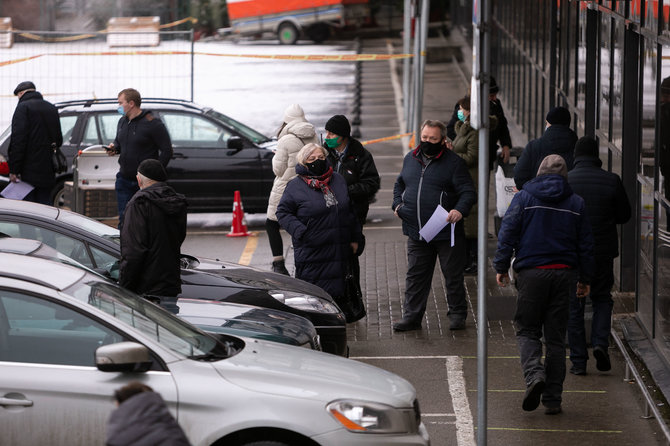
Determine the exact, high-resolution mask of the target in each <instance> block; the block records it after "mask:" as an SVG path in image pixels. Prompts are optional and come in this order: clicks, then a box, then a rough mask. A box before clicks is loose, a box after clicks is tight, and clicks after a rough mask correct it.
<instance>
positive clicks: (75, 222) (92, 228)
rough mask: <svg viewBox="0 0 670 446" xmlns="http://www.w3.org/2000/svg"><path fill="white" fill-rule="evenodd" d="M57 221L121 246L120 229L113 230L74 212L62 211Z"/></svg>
mask: <svg viewBox="0 0 670 446" xmlns="http://www.w3.org/2000/svg"><path fill="white" fill-rule="evenodd" d="M57 219H58V220H59V221H62V222H63V223H67V224H69V225H72V226H76V227H78V228H81V229H82V230H84V231H86V232H91V233H93V234H95V235H97V236H100V237H104V238H106V239H109V240H112V241H114V242H116V243H118V244H121V236H120V235H119V230H118V229H116V228H112V227H111V226H108V225H106V224H104V223H100V222H99V221H97V220H93V219H92V218H88V217H84V216H83V215H81V214H76V213H74V212H69V211H65V210H61V211H60V212H59V213H58V217H57Z"/></svg>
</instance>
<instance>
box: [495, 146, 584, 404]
mask: <svg viewBox="0 0 670 446" xmlns="http://www.w3.org/2000/svg"><path fill="white" fill-rule="evenodd" d="M567 173H568V172H567V167H566V165H565V161H564V160H563V158H562V157H561V156H559V155H549V156H547V157H546V158H545V159H544V160H543V161H542V163H541V164H540V167H539V169H538V172H537V177H536V178H535V179H534V180H531V181H529V182H528V183H526V185H525V186H524V188H523V190H521V191H520V192H519V193H517V194H516V195H515V196H514V198H513V199H512V203H511V204H510V206H509V209H508V210H507V213H506V214H505V218H503V221H502V226H501V227H500V232H499V233H498V250H497V252H496V255H495V258H494V259H493V267H494V268H495V270H496V272H497V276H496V280H497V282H498V285H500V286H506V284H507V282H509V275H508V271H509V268H510V263H511V260H512V256H513V255H516V260H515V261H514V271H515V272H516V274H517V279H516V288H517V291H518V297H517V309H516V314H515V315H514V324H515V328H516V337H517V343H518V346H519V353H520V355H521V367H522V368H523V374H524V378H525V381H526V386H527V387H526V394H525V396H524V399H523V404H522V408H523V410H526V411H531V410H535V409H536V408H537V406H539V404H540V399H541V400H542V404H544V406H545V408H546V409H545V413H546V414H548V415H555V414H559V413H561V401H562V397H561V394H562V393H563V381H564V380H565V332H566V330H567V325H568V308H569V302H570V294H571V293H575V292H576V293H577V296H580V297H583V296H586V295H587V294H588V293H589V283H590V279H591V274H592V270H593V236H592V234H591V228H590V225H589V221H588V219H587V218H586V210H585V206H584V200H583V199H582V198H581V197H580V196H579V195H576V194H574V193H573V192H572V189H571V188H570V185H569V184H568V181H567V176H568V175H567ZM575 286H576V290H575ZM543 335H544V339H545V344H546V354H545V361H544V364H542V340H541V339H542V336H543Z"/></svg>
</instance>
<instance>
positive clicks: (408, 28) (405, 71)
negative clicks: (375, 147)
mask: <svg viewBox="0 0 670 446" xmlns="http://www.w3.org/2000/svg"><path fill="white" fill-rule="evenodd" d="M411 10H412V0H405V12H404V15H403V29H404V31H403V34H402V52H403V53H404V54H409V51H410V50H409V44H410V37H411V34H412V25H411V22H410V14H411ZM409 63H410V59H409V58H407V59H403V62H402V105H403V111H404V114H403V118H404V126H405V127H404V128H403V129H402V132H403V133H406V132H407V129H408V128H409V127H408V124H409Z"/></svg>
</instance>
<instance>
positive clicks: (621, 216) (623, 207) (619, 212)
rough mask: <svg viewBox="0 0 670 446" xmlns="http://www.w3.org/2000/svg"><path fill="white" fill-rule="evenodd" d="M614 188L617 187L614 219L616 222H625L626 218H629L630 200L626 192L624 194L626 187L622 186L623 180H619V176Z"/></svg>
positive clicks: (620, 223)
mask: <svg viewBox="0 0 670 446" xmlns="http://www.w3.org/2000/svg"><path fill="white" fill-rule="evenodd" d="M616 189H617V191H616V196H617V197H619V199H618V200H617V207H616V214H615V219H614V221H615V222H616V223H617V224H619V225H622V224H624V223H626V222H627V221H628V220H630V216H631V209H630V201H629V200H628V194H626V189H624V187H623V182H622V181H621V178H617V185H616Z"/></svg>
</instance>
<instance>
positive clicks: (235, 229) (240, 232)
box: [226, 190, 251, 237]
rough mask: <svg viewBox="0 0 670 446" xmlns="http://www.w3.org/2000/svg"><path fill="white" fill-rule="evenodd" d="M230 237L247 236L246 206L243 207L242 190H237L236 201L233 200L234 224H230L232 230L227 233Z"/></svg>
mask: <svg viewBox="0 0 670 446" xmlns="http://www.w3.org/2000/svg"><path fill="white" fill-rule="evenodd" d="M226 235H227V236H228V237H246V236H248V235H251V234H249V232H247V221H246V219H245V218H244V208H243V207H242V198H240V191H239V190H236V191H235V201H234V202H233V224H232V225H231V226H230V232H229V233H228V234H226Z"/></svg>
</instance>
